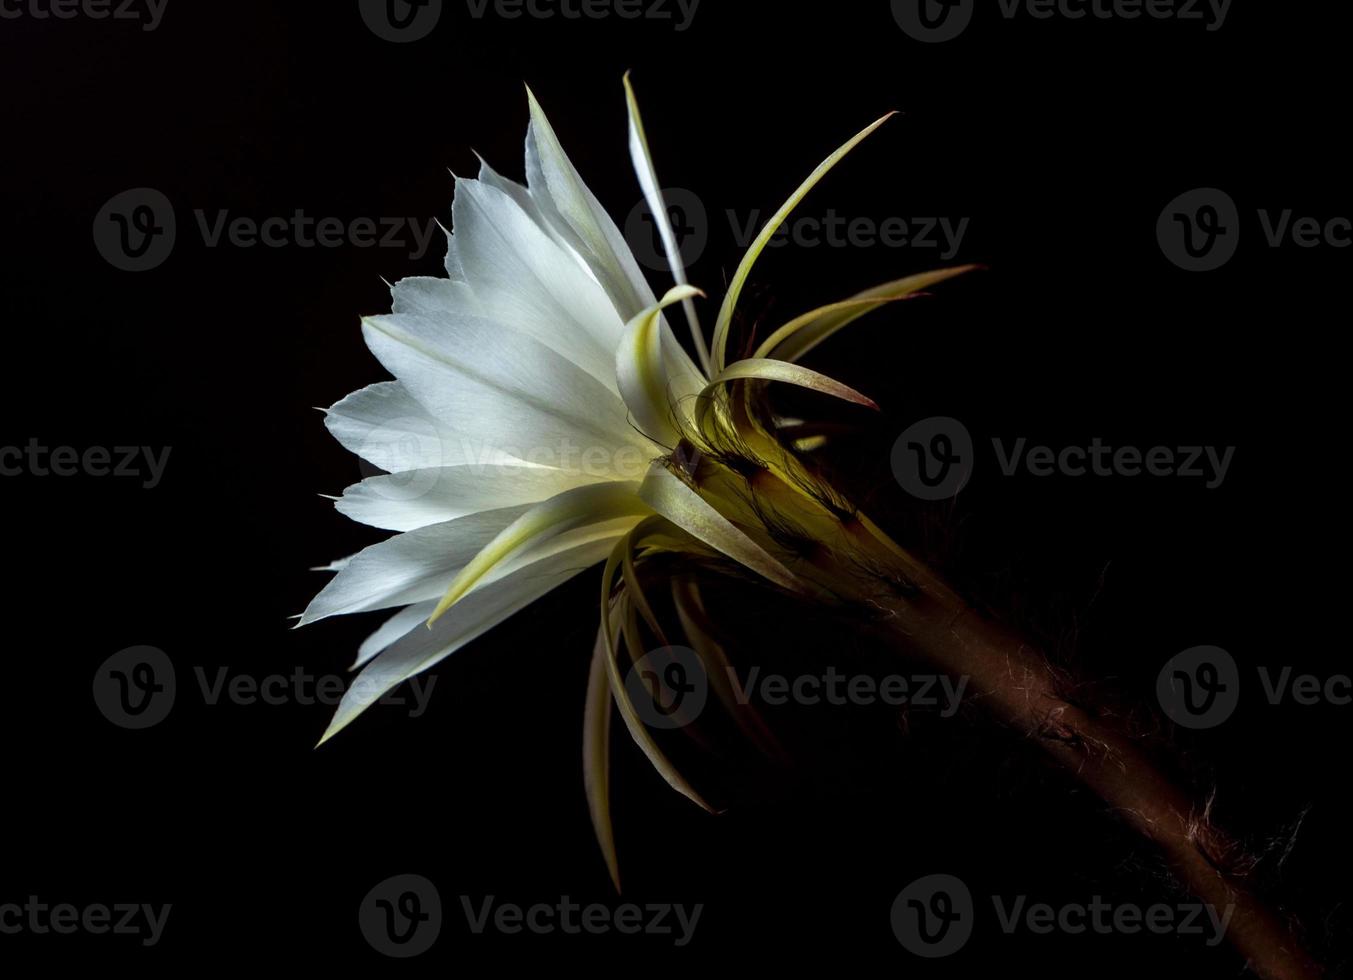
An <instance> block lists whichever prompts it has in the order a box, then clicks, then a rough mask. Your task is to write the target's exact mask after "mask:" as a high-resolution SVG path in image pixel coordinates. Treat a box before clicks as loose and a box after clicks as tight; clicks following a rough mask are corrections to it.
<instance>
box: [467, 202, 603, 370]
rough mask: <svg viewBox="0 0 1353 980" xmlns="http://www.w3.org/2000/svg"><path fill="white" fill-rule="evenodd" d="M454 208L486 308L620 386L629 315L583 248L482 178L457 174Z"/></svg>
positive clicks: (495, 317) (475, 286)
mask: <svg viewBox="0 0 1353 980" xmlns="http://www.w3.org/2000/svg"><path fill="white" fill-rule="evenodd" d="M453 214H454V216H455V227H456V250H457V254H458V255H459V257H460V262H461V265H462V266H463V268H464V270H465V275H466V276H467V278H468V279H469V282H470V284H471V287H472V288H473V289H474V294H475V298H476V299H477V300H478V302H479V304H480V306H481V308H482V309H483V312H484V315H485V316H487V317H489V318H490V319H493V320H497V321H499V322H500V323H504V324H506V325H507V326H509V327H512V328H514V329H516V330H518V331H520V332H521V333H523V334H526V335H527V336H529V337H532V338H534V339H535V340H537V341H539V342H540V343H542V344H544V345H546V346H547V347H549V348H551V349H552V350H554V351H556V352H558V353H560V354H562V355H563V356H564V357H566V358H568V359H569V360H571V361H572V362H573V363H574V364H577V365H578V366H579V367H581V368H582V369H583V370H585V371H587V372H588V373H589V374H591V375H592V376H593V377H594V378H596V379H597V380H598V381H600V382H601V383H602V384H605V385H607V386H608V387H613V386H614V375H613V373H612V368H611V357H612V354H613V352H614V350H615V344H616V341H617V340H618V339H619V337H620V331H621V330H622V329H623V327H624V320H623V319H622V318H621V316H620V314H619V313H618V312H616V309H615V306H614V305H613V304H612V303H611V301H610V299H609V298H608V297H607V295H606V293H605V292H604V291H603V290H602V288H601V286H600V285H598V284H597V282H596V280H595V279H593V278H592V276H591V274H590V273H589V272H588V271H587V269H586V268H585V267H584V266H583V265H582V263H581V262H579V260H578V258H577V257H576V255H574V254H572V253H570V252H568V251H566V250H565V249H564V248H562V247H561V246H560V245H559V243H558V242H556V241H555V240H554V239H552V238H551V237H550V236H549V235H548V234H546V232H545V231H543V230H542V229H541V227H540V225H539V224H537V223H536V221H534V220H532V218H531V217H530V216H529V215H527V214H526V212H525V211H523V210H522V209H521V207H520V205H518V204H517V202H516V201H514V200H513V199H512V198H511V197H510V196H509V195H508V194H506V193H504V192H503V191H501V190H499V189H497V188H495V187H492V186H490V185H489V184H485V183H483V182H481V181H477V180H458V181H456V201H455V205H454V207H453ZM465 312H472V311H469V310H466V311H465Z"/></svg>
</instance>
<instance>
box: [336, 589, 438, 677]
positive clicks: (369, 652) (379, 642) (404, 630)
mask: <svg viewBox="0 0 1353 980" xmlns="http://www.w3.org/2000/svg"><path fill="white" fill-rule="evenodd" d="M436 607H437V603H436V602H431V601H429V602H420V603H418V604H417V605H413V606H405V607H404V608H403V609H401V610H400V611H399V612H397V613H395V614H394V615H393V616H391V617H390V618H389V619H387V620H386V621H385V622H384V623H382V624H381V627H380V629H378V630H376V632H374V633H372V634H371V635H370V636H368V637H367V638H366V640H364V641H363V642H362V645H361V646H360V647H359V648H358V649H357V660H356V661H355V662H354V663H353V665H352V667H350V668H349V669H350V670H356V669H357V668H358V667H360V666H362V664H364V663H366V662H367V661H368V660H371V659H372V658H373V657H375V656H376V655H377V654H378V653H380V652H381V651H382V650H384V649H386V648H387V647H389V646H391V645H392V644H394V643H395V642H396V641H398V640H400V639H403V637H404V636H405V635H407V634H408V632H409V631H410V630H412V629H413V628H414V627H415V626H421V625H423V624H424V623H426V622H427V621H428V617H429V616H431V615H432V610H433V609H435V608H436Z"/></svg>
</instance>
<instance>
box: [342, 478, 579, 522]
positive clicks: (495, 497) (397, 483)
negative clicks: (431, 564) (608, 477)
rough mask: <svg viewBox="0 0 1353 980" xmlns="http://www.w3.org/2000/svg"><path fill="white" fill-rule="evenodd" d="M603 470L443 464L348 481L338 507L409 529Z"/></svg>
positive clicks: (546, 491)
mask: <svg viewBox="0 0 1353 980" xmlns="http://www.w3.org/2000/svg"><path fill="white" fill-rule="evenodd" d="M601 479H603V477H602V476H600V475H597V476H589V475H587V474H586V473H583V472H580V471H572V472H570V471H565V470H560V469H553V468H548V467H543V466H529V465H527V464H524V463H523V464H520V465H511V466H493V465H490V466H476V465H473V464H468V465H464V466H444V467H440V468H438V469H427V470H411V471H409V472H406V473H399V474H396V475H392V476H376V477H372V478H370V479H368V480H363V481H362V482H361V483H358V484H355V485H354V486H351V487H348V489H347V490H345V491H344V492H343V496H342V498H341V499H339V500H338V501H336V502H335V504H334V506H335V507H336V508H337V509H338V511H339V513H341V514H344V515H346V516H347V517H350V518H352V519H353V520H354V521H360V522H361V523H363V524H369V525H371V526H372V527H379V528H384V529H386V530H389V531H412V530H414V529H416V528H420V527H427V526H428V525H429V524H440V523H442V522H444V521H450V520H454V519H455V518H457V517H464V516H466V515H467V514H474V513H477V512H479V511H481V510H494V509H496V508H500V507H515V506H518V505H520V504H533V503H536V502H538V501H541V500H546V499H548V498H549V497H553V496H554V495H555V494H557V493H563V492H564V491H565V490H569V489H572V488H573V487H576V486H582V485H584V484H587V483H596V482H599V481H600V480H601Z"/></svg>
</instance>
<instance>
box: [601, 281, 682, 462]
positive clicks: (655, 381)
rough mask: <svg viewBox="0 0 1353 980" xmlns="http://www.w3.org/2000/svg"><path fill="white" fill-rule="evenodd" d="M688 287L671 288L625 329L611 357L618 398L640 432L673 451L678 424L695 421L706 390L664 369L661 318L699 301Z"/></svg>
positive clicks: (677, 437)
mask: <svg viewBox="0 0 1353 980" xmlns="http://www.w3.org/2000/svg"><path fill="white" fill-rule="evenodd" d="M698 292H699V291H698V290H696V289H693V288H692V287H690V286H674V287H672V289H671V290H669V291H668V293H667V295H666V296H664V297H663V298H662V302H661V303H657V304H655V305H653V306H651V307H649V308H648V309H647V310H645V311H644V312H642V313H640V314H639V315H638V316H636V317H635V318H634V319H633V320H631V321H630V322H629V324H628V325H627V326H626V327H625V334H624V336H623V337H621V339H620V346H619V347H618V348H616V352H615V376H616V381H617V382H618V383H619V385H620V394H621V397H623V398H624V399H625V405H626V407H628V408H629V410H630V414H631V415H632V416H633V417H634V421H635V424H636V425H637V426H638V427H639V431H641V432H643V433H644V434H645V435H647V436H648V437H649V438H650V439H652V440H654V441H655V442H657V443H659V444H660V445H663V446H667V447H668V448H670V449H675V448H676V446H677V443H678V442H679V441H680V439H681V431H680V429H679V428H678V425H677V423H676V419H677V418H686V419H693V418H694V416H695V399H696V398H698V397H699V395H700V393H701V389H702V388H703V387H704V385H703V383H702V379H700V378H697V377H696V376H695V375H693V374H691V373H689V372H686V373H681V372H680V368H679V367H678V370H677V372H676V373H674V372H672V371H670V370H669V369H668V359H667V358H665V357H664V356H663V351H662V333H661V323H660V321H659V317H660V316H661V314H662V310H663V308H664V307H667V306H671V305H672V304H673V303H678V302H681V301H682V300H689V299H690V297H692V296H695V295H698Z"/></svg>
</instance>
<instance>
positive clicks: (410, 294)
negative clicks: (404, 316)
mask: <svg viewBox="0 0 1353 980" xmlns="http://www.w3.org/2000/svg"><path fill="white" fill-rule="evenodd" d="M390 294H391V296H392V298H393V309H394V312H396V313H440V312H442V311H453V312H456V313H471V314H475V315H480V314H481V313H482V310H481V308H480V306H479V301H478V300H476V299H475V298H474V293H473V292H472V291H471V289H470V286H469V284H467V283H463V282H454V281H452V280H450V279H434V278H432V277H430V276H411V277H409V278H408V279H401V280H400V281H399V282H397V283H395V284H394V286H393V287H391V290H390Z"/></svg>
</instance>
